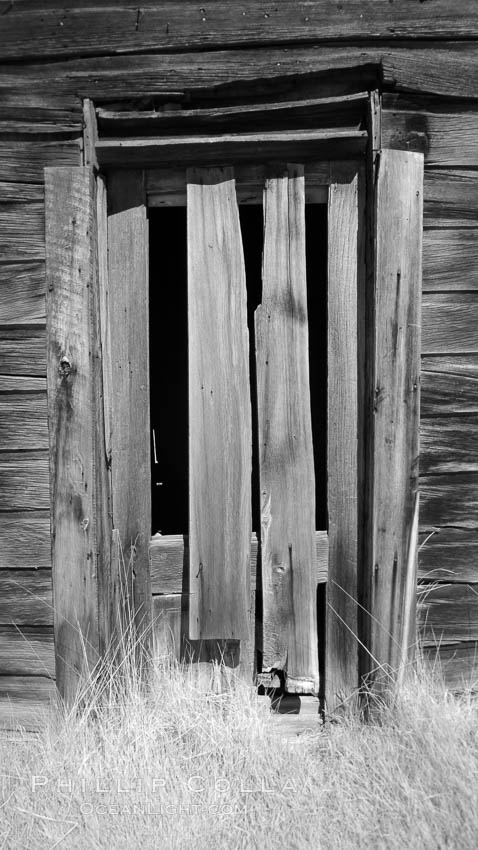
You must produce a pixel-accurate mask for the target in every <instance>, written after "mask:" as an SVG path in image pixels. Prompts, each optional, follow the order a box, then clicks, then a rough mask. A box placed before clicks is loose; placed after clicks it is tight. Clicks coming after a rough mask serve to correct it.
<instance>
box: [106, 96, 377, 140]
mask: <svg viewBox="0 0 478 850" xmlns="http://www.w3.org/2000/svg"><path fill="white" fill-rule="evenodd" d="M366 99H367V96H366V94H365V93H363V92H359V93H358V94H354V95H348V96H344V97H336V98H332V97H330V98H313V99H312V98H309V99H304V100H302V99H301V100H297V101H289V102H287V101H284V102H278V103H252V104H242V105H241V106H222V107H221V106H218V107H212V108H211V107H210V108H209V109H187V108H182V109H181V108H180V109H171V110H166V109H163V110H161V111H157V110H152V111H145V110H143V111H137V112H124V111H118V112H111V111H108V110H105V109H99V110H98V126H99V129H100V132H101V134H102V135H112V136H116V137H118V136H120V135H130V136H131V135H146V134H147V133H150V134H151V135H153V134H158V133H160V134H161V133H163V134H164V133H168V132H173V133H178V132H179V131H183V132H188V131H195V132H201V130H203V131H204V130H206V132H209V133H210V132H211V131H216V132H217V131H221V132H226V133H231V132H234V131H236V132H237V130H240V129H246V130H250V129H251V127H254V129H256V130H257V129H259V128H260V129H266V128H267V129H269V130H271V129H272V130H274V129H275V130H283V129H284V127H287V128H288V129H289V130H291V129H293V127H300V128H301V129H306V128H308V127H309V128H310V127H312V128H314V129H318V128H319V127H339V126H342V125H345V126H349V127H355V129H357V130H358V129H360V123H361V118H362V115H363V112H364V107H365V103H366ZM174 105H175V106H177V104H174Z"/></svg>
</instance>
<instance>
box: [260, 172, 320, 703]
mask: <svg viewBox="0 0 478 850" xmlns="http://www.w3.org/2000/svg"><path fill="white" fill-rule="evenodd" d="M262 278H263V289H262V303H261V305H260V306H259V307H258V308H257V310H256V362H257V396H258V417H259V472H260V492H261V560H262V598H263V647H262V653H263V669H265V670H267V669H271V668H274V669H283V670H285V671H286V677H287V690H289V691H296V692H298V693H304V692H305V693H307V692H310V691H312V692H316V691H317V689H318V684H319V674H318V657H317V620H316V599H315V589H316V582H315V481H314V459H313V449H312V424H311V412H310V387H309V365H308V321H307V281H306V269H305V194H304V169H303V166H300V165H289V166H287V169H286V170H284V171H281V172H279V176H277V177H271V178H269V179H268V180H267V181H266V188H265V194H264V249H263V267H262Z"/></svg>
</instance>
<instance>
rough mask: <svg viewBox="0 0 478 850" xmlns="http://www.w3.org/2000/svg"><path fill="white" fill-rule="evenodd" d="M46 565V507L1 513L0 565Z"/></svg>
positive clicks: (48, 555)
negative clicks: (39, 509) (38, 509)
mask: <svg viewBox="0 0 478 850" xmlns="http://www.w3.org/2000/svg"><path fill="white" fill-rule="evenodd" d="M14 457H15V456H14ZM17 460H18V458H17ZM46 567H48V568H50V567H51V540H50V512H49V510H44V511H35V510H30V511H23V512H22V511H17V512H15V511H10V512H8V513H3V514H2V515H1V518H0V569H2V570H4V569H40V568H42V569H44V568H46Z"/></svg>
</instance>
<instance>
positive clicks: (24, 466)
mask: <svg viewBox="0 0 478 850" xmlns="http://www.w3.org/2000/svg"><path fill="white" fill-rule="evenodd" d="M48 485H49V474H48V452H47V451H37V452H35V451H22V452H1V453H0V511H14V512H16V511H38V510H42V509H48V508H49V507H50V499H49V489H48Z"/></svg>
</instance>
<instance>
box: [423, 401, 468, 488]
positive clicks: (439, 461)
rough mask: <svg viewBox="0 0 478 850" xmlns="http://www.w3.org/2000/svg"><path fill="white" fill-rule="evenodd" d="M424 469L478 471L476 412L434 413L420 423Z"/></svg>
mask: <svg viewBox="0 0 478 850" xmlns="http://www.w3.org/2000/svg"><path fill="white" fill-rule="evenodd" d="M420 472H421V474H423V475H431V474H436V473H440V472H478V428H477V417H476V415H473V414H471V415H461V416H434V417H433V418H428V419H424V420H422V422H421V424H420Z"/></svg>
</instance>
